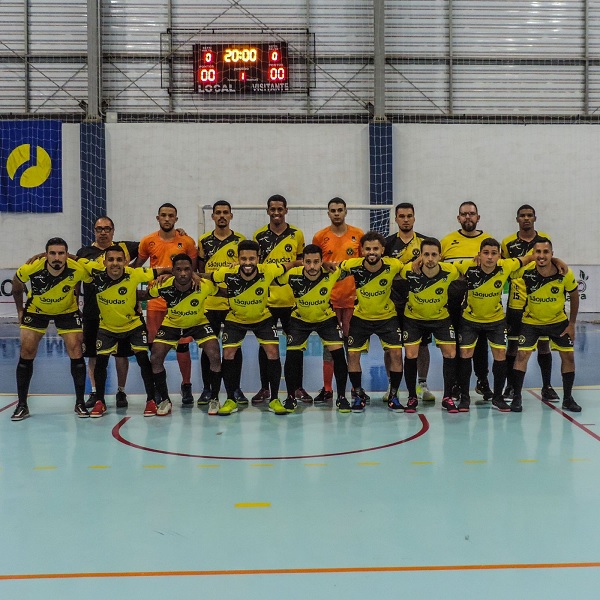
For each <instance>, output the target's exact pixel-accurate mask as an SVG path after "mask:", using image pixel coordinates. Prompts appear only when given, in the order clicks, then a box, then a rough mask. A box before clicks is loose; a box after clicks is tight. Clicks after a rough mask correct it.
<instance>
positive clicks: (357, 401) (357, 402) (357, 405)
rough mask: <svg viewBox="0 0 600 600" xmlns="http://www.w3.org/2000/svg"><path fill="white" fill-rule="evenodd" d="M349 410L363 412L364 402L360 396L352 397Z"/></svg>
mask: <svg viewBox="0 0 600 600" xmlns="http://www.w3.org/2000/svg"><path fill="white" fill-rule="evenodd" d="M350 410H351V411H352V412H357V413H359V412H363V411H364V410H365V401H364V400H363V399H362V398H361V397H360V396H354V399H353V400H352V405H351V406H350Z"/></svg>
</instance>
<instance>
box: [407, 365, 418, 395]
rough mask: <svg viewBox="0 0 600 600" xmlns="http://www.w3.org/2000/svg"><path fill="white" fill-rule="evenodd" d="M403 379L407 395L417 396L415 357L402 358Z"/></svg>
mask: <svg viewBox="0 0 600 600" xmlns="http://www.w3.org/2000/svg"><path fill="white" fill-rule="evenodd" d="M404 380H405V381H406V388H407V389H408V397H409V398H416V397H417V359H416V358H406V357H405V358H404Z"/></svg>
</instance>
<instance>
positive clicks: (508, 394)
mask: <svg viewBox="0 0 600 600" xmlns="http://www.w3.org/2000/svg"><path fill="white" fill-rule="evenodd" d="M514 395H515V390H513V388H512V387H511V386H510V385H507V386H506V387H505V388H504V394H502V397H503V398H506V399H508V400H512V397H513V396H514Z"/></svg>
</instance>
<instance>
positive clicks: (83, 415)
mask: <svg viewBox="0 0 600 600" xmlns="http://www.w3.org/2000/svg"><path fill="white" fill-rule="evenodd" d="M75 414H76V415H77V416H78V417H79V418H80V419H87V417H89V416H90V413H89V412H88V411H87V408H86V407H85V404H84V403H83V402H82V403H81V404H76V405H75Z"/></svg>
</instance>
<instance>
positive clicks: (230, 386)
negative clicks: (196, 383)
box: [221, 358, 237, 400]
mask: <svg viewBox="0 0 600 600" xmlns="http://www.w3.org/2000/svg"><path fill="white" fill-rule="evenodd" d="M236 371H237V368H236V364H235V360H234V359H233V358H230V359H226V358H224V359H223V360H222V361H221V375H222V376H223V383H224V384H225V391H226V392H227V398H228V399H231V400H232V399H233V393H234V392H235V390H236V385H235V382H236V379H237V378H236Z"/></svg>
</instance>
